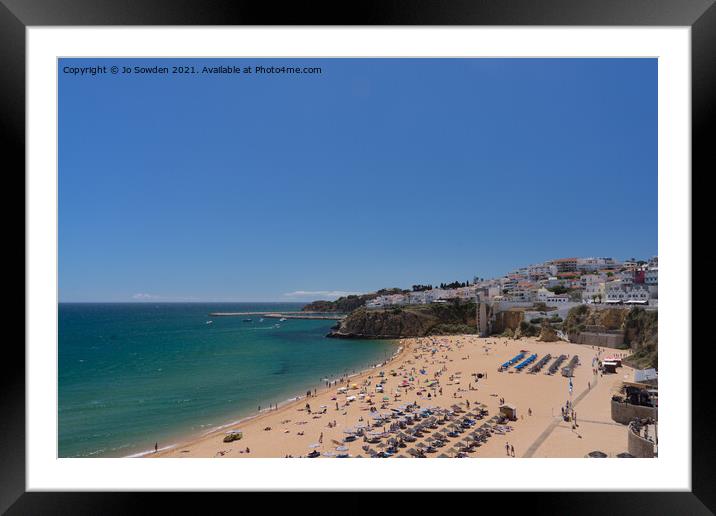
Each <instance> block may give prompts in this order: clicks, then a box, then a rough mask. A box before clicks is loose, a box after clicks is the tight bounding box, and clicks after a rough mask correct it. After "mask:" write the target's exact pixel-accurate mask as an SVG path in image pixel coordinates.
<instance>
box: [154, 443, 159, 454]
mask: <svg viewBox="0 0 716 516" xmlns="http://www.w3.org/2000/svg"><path fill="white" fill-rule="evenodd" d="M158 450H159V443H154V453H157V451H158Z"/></svg>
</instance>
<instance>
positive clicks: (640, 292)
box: [605, 281, 651, 303]
mask: <svg viewBox="0 0 716 516" xmlns="http://www.w3.org/2000/svg"><path fill="white" fill-rule="evenodd" d="M605 290H606V302H607V303H630V302H632V303H634V302H636V303H647V302H648V301H649V298H650V297H651V295H650V293H649V289H648V288H647V287H646V286H645V285H634V284H628V283H624V282H622V281H611V282H609V283H607V285H606V288H605Z"/></svg>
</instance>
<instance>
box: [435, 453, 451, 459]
mask: <svg viewBox="0 0 716 516" xmlns="http://www.w3.org/2000/svg"><path fill="white" fill-rule="evenodd" d="M449 458H450V456H449V455H446V454H444V453H441V454H440V455H438V459H449Z"/></svg>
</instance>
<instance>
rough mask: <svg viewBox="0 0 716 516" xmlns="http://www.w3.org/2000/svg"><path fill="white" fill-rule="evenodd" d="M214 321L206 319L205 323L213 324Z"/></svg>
mask: <svg viewBox="0 0 716 516" xmlns="http://www.w3.org/2000/svg"><path fill="white" fill-rule="evenodd" d="M213 322H214V321H206V323H205V324H212V323H213Z"/></svg>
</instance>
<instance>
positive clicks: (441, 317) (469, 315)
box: [331, 302, 477, 339]
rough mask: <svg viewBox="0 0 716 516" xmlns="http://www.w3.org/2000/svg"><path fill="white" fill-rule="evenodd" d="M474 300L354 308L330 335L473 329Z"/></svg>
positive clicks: (420, 333)
mask: <svg viewBox="0 0 716 516" xmlns="http://www.w3.org/2000/svg"><path fill="white" fill-rule="evenodd" d="M475 325H476V322H475V303H472V302H468V303H440V304H430V305H410V306H405V307H396V308H386V309H377V310H369V309H367V308H365V307H363V308H358V309H357V310H354V311H353V312H352V313H350V314H349V315H348V317H346V318H345V319H343V320H342V321H341V323H340V325H339V326H338V328H337V329H336V330H335V331H333V332H332V333H331V336H333V337H359V338H383V339H394V338H402V337H424V336H426V335H449V334H457V333H476V331H477V329H476V326H475Z"/></svg>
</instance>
